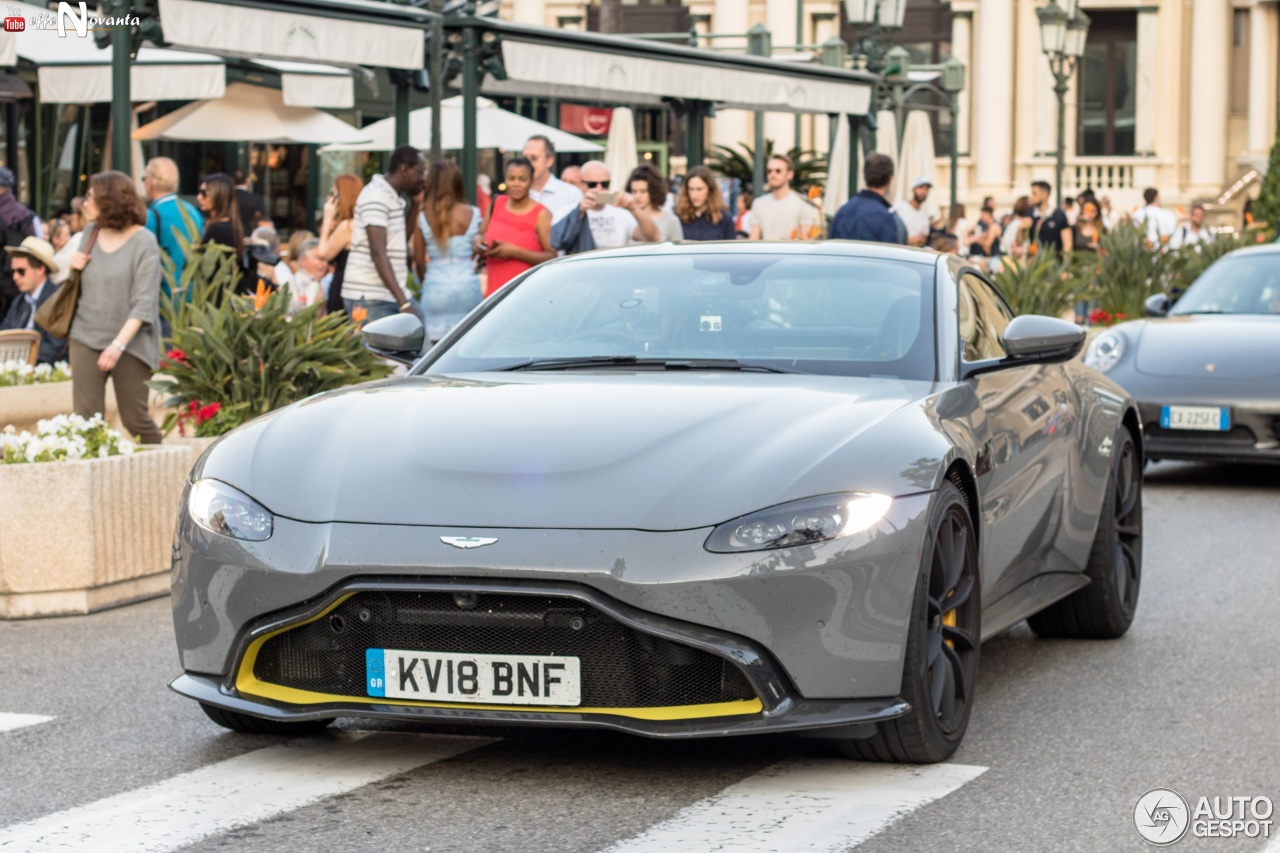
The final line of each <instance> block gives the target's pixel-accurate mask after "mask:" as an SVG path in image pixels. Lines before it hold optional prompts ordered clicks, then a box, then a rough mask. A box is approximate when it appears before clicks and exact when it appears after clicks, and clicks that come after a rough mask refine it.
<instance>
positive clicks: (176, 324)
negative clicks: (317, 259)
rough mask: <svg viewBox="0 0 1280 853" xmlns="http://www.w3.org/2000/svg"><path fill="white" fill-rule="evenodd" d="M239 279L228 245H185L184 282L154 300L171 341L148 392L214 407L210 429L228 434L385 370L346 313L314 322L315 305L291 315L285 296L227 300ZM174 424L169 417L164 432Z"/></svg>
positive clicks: (180, 403)
mask: <svg viewBox="0 0 1280 853" xmlns="http://www.w3.org/2000/svg"><path fill="white" fill-rule="evenodd" d="M238 276H239V268H238V265H237V264H236V262H235V258H234V256H233V254H232V252H231V251H230V250H229V249H227V248H226V247H223V246H217V245H199V246H192V247H189V249H188V259H187V265H186V269H185V270H184V271H183V276H182V281H181V282H179V283H178V286H176V287H171V293H170V294H168V295H165V296H163V297H162V299H161V312H162V314H163V315H164V317H165V318H166V319H167V320H168V321H169V323H170V326H171V328H172V334H171V337H170V349H169V351H168V353H167V355H166V358H165V359H164V361H163V362H162V364H161V370H162V373H161V374H158V375H157V377H156V378H155V379H154V380H152V382H151V385H152V387H154V388H156V389H157V390H159V391H161V392H163V393H167V394H169V395H170V396H171V397H172V399H173V403H174V404H175V405H176V406H177V407H178V408H179V409H182V408H183V407H186V408H187V409H189V408H190V405H191V403H192V402H195V403H196V404H197V407H198V408H202V407H208V406H210V405H212V404H215V403H216V404H217V405H218V407H219V408H218V411H217V412H216V417H211V418H209V419H207V420H209V421H210V422H211V426H210V427H209V429H217V430H221V431H226V430H229V429H231V428H232V427H234V426H236V425H238V424H239V423H241V422H243V421H245V420H248V419H249V418H252V417H256V416H258V415H261V414H265V413H266V412H270V411H272V410H274V409H278V408H280V407H281V406H285V405H288V404H290V403H293V402H296V401H298V400H301V399H304V398H306V397H309V396H311V395H312V394H318V393H320V392H322V391H329V390H333V389H335V388H341V387H343V386H346V385H351V384H353V383H356V382H361V381H364V380H367V379H378V378H381V377H383V376H386V375H388V374H389V373H390V372H391V371H390V368H389V367H388V366H387V365H386V364H385V363H384V362H383V361H381V360H380V359H378V358H376V357H374V356H373V355H372V354H371V353H369V352H368V351H367V350H366V349H365V348H364V346H363V345H362V344H361V342H360V339H359V336H358V335H356V334H354V329H353V327H352V326H351V324H350V323H348V322H347V318H346V315H344V314H341V313H337V314H330V315H327V316H321V314H320V312H321V310H322V309H323V306H322V305H318V304H317V305H312V306H309V307H307V308H304V309H303V310H301V311H299V312H298V313H296V314H294V315H293V316H292V317H290V316H289V314H288V307H289V299H288V294H287V293H284V292H279V293H273V292H270V291H267V290H265V289H263V290H260V291H259V293H258V294H257V295H255V296H252V297H250V296H239V295H235V294H234V293H232V291H233V290H234V287H235V283H236V281H237V279H238ZM188 293H190V294H191V298H189V299H188V298H187V294H188ZM176 420H177V416H176V415H171V416H170V418H169V419H167V420H166V422H165V425H164V426H165V428H166V429H172V427H173V425H174V423H175V422H176ZM215 434H217V433H215Z"/></svg>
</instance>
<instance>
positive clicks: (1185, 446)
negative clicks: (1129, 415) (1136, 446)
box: [1138, 394, 1280, 462]
mask: <svg viewBox="0 0 1280 853" xmlns="http://www.w3.org/2000/svg"><path fill="white" fill-rule="evenodd" d="M1165 405H1193V406H1196V405H1198V406H1204V405H1208V406H1227V407H1228V408H1229V409H1230V410H1231V429H1229V430H1227V431H1225V432H1208V431H1202V430H1185V429H1164V428H1162V427H1161V426H1160V412H1161V408H1162V407H1163V406H1165ZM1138 412H1139V414H1140V415H1141V417H1142V429H1143V433H1144V436H1145V452H1146V456H1147V458H1149V459H1185V460H1192V461H1206V462H1280V403H1274V402H1269V403H1250V402H1245V403H1239V402H1237V403H1231V402H1229V401H1227V400H1222V399H1219V398H1216V397H1214V396H1213V395H1209V396H1208V397H1207V398H1205V399H1203V400H1200V399H1195V400H1188V399H1186V398H1185V394H1184V395H1183V397H1174V398H1173V399H1172V400H1168V399H1165V400H1163V401H1162V402H1159V403H1152V402H1141V401H1139V403H1138Z"/></svg>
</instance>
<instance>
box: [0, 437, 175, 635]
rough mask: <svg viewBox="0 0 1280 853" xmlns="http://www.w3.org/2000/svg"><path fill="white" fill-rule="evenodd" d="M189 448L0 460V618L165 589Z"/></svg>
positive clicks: (59, 611) (81, 607)
mask: <svg viewBox="0 0 1280 853" xmlns="http://www.w3.org/2000/svg"><path fill="white" fill-rule="evenodd" d="M191 463H192V457H191V449H190V448H189V447H164V446H161V447H154V448H147V449H145V450H141V451H139V452H138V453H134V454H131V455H129V456H111V457H108V458H106V459H92V460H85V461H80V462H39V463H33V464H19V465H0V618H4V619H17V618H23V617H29V616H58V615H65V614H72V613H89V612H92V611H95V610H101V609H104V608H107V607H114V606H117V605H121V604H127V603H129V602H133V601H139V600H141V599H144V598H155V597H157V596H161V595H165V594H166V593H167V592H168V591H169V561H170V555H171V552H172V547H173V525H174V520H175V518H176V516H177V512H178V500H179V498H180V497H181V495H182V488H183V484H184V482H185V480H186V477H187V473H188V472H189V471H190V469H191Z"/></svg>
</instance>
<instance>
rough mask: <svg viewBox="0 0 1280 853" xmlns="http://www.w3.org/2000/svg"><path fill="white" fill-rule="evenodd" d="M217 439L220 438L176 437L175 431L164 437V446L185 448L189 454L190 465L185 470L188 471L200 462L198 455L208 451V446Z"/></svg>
mask: <svg viewBox="0 0 1280 853" xmlns="http://www.w3.org/2000/svg"><path fill="white" fill-rule="evenodd" d="M219 438H221V436H214V437H212V438H194V437H188V436H181V435H178V431H177V430H176V429H175V430H174V431H173V432H172V433H170V434H169V435H168V436H166V437H165V440H164V443H165V445H166V446H172V447H185V448H186V449H187V450H188V452H190V453H191V464H190V465H188V466H187V470H188V471H190V469H191V468H193V467H195V464H196V462H198V461H199V460H200V454H202V453H204V452H205V451H206V450H208V449H209V445H211V444H213V443H214V442H215V441H217V440H218V439H219Z"/></svg>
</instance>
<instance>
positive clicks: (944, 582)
mask: <svg viewBox="0 0 1280 853" xmlns="http://www.w3.org/2000/svg"><path fill="white" fill-rule="evenodd" d="M922 553H923V555H924V556H923V557H922V561H923V562H922V564H921V567H920V579H919V580H918V581H917V583H916V591H915V599H914V603H913V606H912V609H911V625H910V628H909V630H908V633H907V649H906V656H905V660H904V664H903V671H902V690H901V693H900V695H901V697H902V699H903V700H905V701H906V702H907V703H909V704H910V705H911V711H910V713H908V714H907V715H906V716H903V717H899V718H898V719H896V720H889V721H888V722H884V723H879V724H877V725H876V733H875V734H874V735H873V736H872V737H869V738H864V739H853V738H850V739H842V740H838V741H837V742H836V745H837V747H838V748H839V749H840V751H841V752H842V753H844V754H845V755H846V756H848V757H849V758H856V759H859V760H862V761H895V762H899V763H909V764H933V763H936V762H939V761H945V760H946V759H947V758H949V757H950V756H951V754H952V753H954V752H955V751H956V748H957V747H958V746H959V745H960V741H961V740H962V739H963V738H964V733H965V729H966V728H967V727H968V725H969V714H970V712H971V711H972V710H973V696H974V688H975V687H976V686H977V679H978V649H979V638H980V637H981V634H982V631H981V620H982V608H981V600H980V584H979V573H978V548H977V537H976V536H975V535H974V530H973V520H972V518H971V517H970V515H969V507H968V504H967V503H966V501H965V498H964V496H963V495H962V494H961V493H960V490H959V489H957V488H956V487H955V486H954V485H953V484H951V483H950V482H944V483H943V485H942V488H941V489H940V490H939V491H938V495H937V497H936V499H935V500H934V504H933V510H932V511H931V513H930V516H929V533H928V538H927V539H926V541H925V547H924V548H923V549H922Z"/></svg>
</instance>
